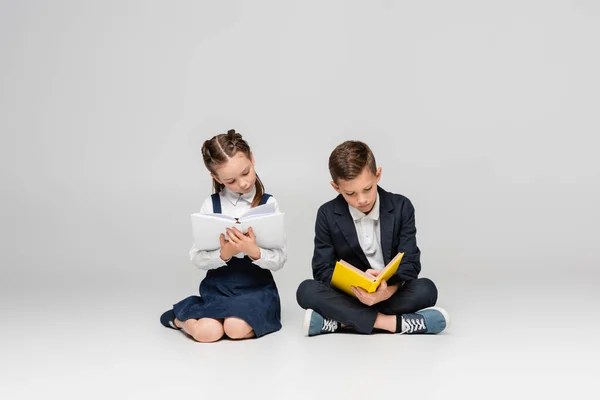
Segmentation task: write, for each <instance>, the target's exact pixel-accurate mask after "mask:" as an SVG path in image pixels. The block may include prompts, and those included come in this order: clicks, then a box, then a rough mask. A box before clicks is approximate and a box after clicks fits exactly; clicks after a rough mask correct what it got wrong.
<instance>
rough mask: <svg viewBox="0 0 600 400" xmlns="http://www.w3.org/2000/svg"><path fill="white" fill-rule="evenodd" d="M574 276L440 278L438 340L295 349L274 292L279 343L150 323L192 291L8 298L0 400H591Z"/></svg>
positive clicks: (289, 308) (587, 310)
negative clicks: (208, 339) (205, 335)
mask: <svg viewBox="0 0 600 400" xmlns="http://www.w3.org/2000/svg"><path fill="white" fill-rule="evenodd" d="M461 271H463V272H461ZM466 271H470V272H468V273H467V272H466ZM473 271H475V272H473ZM513 272H514V271H513ZM575 272H576V273H574V274H573V275H574V276H575V277H574V278H572V279H568V280H560V279H559V277H558V275H557V274H555V273H548V274H547V275H546V276H543V274H539V271H537V272H533V271H530V272H529V273H527V274H523V273H521V274H520V276H519V277H518V278H517V279H515V278H514V276H515V275H514V274H512V273H511V274H507V275H510V276H512V277H511V278H510V279H505V278H504V277H502V276H501V275H502V274H500V273H498V274H490V273H489V272H488V273H485V274H483V273H477V270H474V269H471V270H469V269H463V270H457V271H456V274H454V275H452V278H450V275H445V276H440V277H439V279H438V286H440V290H443V289H445V290H444V291H443V292H442V293H441V294H440V302H439V303H438V304H439V305H440V306H444V307H446V308H447V309H448V310H449V311H450V312H451V315H452V325H451V327H450V328H449V329H448V330H447V331H446V332H445V333H443V334H441V335H437V336H406V335H405V336H399V335H388V334H377V335H372V336H360V335H351V334H331V335H324V336H320V337H313V338H306V337H303V336H302V332H301V327H302V316H303V311H302V310H300V309H299V308H298V307H297V306H296V305H295V304H294V297H293V293H291V292H290V290H289V289H291V286H290V285H289V284H285V283H284V284H282V285H281V286H282V287H283V289H282V298H283V300H282V301H283V307H284V308H283V325H284V327H283V329H282V330H281V331H280V332H277V333H275V334H272V335H269V336H266V337H264V338H261V339H254V340H247V341H240V342H234V341H229V340H224V341H221V342H218V343H215V344H199V343H195V342H193V341H192V340H190V339H188V338H187V337H186V336H184V335H183V334H181V333H180V332H176V331H173V330H170V329H166V328H163V327H162V326H161V325H160V324H159V322H158V316H159V315H160V313H161V311H163V309H165V308H166V307H167V306H168V304H169V302H170V301H171V300H173V299H177V298H179V297H182V296H183V295H184V293H181V291H182V288H183V287H184V286H185V287H186V288H187V287H191V286H195V283H192V282H190V283H189V284H185V285H177V284H175V285H173V286H172V287H165V289H164V291H163V292H162V293H158V294H157V293H154V294H153V293H152V292H153V290H154V289H155V288H156V287H158V286H159V285H161V284H164V285H163V287H164V286H169V284H171V283H172V282H173V281H172V280H163V282H156V281H154V282H152V281H151V280H147V282H146V283H147V287H146V288H143V287H141V286H135V285H128V284H125V285H122V284H116V283H114V282H110V281H102V282H101V283H102V284H99V281H98V280H97V279H95V280H94V279H88V280H87V285H86V284H83V282H80V283H82V284H80V285H79V286H78V289H76V290H75V289H68V287H67V286H65V285H61V283H60V282H59V280H54V281H52V280H49V281H48V282H47V285H45V287H42V286H37V287H36V286H30V290H16V289H14V290H12V291H11V290H10V288H5V290H3V293H2V295H3V301H2V306H3V320H4V321H3V329H2V336H3V339H2V341H1V347H0V349H1V353H2V363H1V365H2V372H1V380H2V385H1V389H0V397H1V398H3V399H21V398H22V399H29V398H43V397H46V396H49V397H50V398H54V397H60V398H65V399H71V398H73V399H75V398H92V399H104V398H108V397H109V396H111V397H116V398H144V399H147V398H169V397H171V398H174V397H177V398H194V399H202V398H232V399H233V398H263V399H270V398H273V399H275V398H291V397H292V396H294V397H296V398H307V396H311V398H318V399H321V398H323V399H325V398H335V399H337V398H357V399H358V398H366V397H371V398H385V397H388V396H393V398H413V396H415V398H420V399H429V398H446V397H447V396H451V397H457V398H468V399H481V398H484V399H490V398H491V399H496V398H498V399H505V398H542V397H540V396H542V395H560V396H563V395H564V396H569V397H572V398H577V397H578V396H581V397H579V398H589V399H592V398H598V397H597V396H598V395H600V391H599V390H598V387H597V385H596V384H595V383H594V379H597V377H598V373H599V372H600V369H599V368H598V356H599V355H600V352H599V346H598V336H599V334H600V323H598V321H597V320H598V312H597V309H596V307H595V306H594V305H597V304H600V302H599V301H598V300H600V295H599V294H598V291H597V290H595V289H596V287H597V283H596V282H597V278H598V277H597V275H596V276H594V274H593V273H592V270H591V269H590V270H586V269H581V270H577V271H575ZM21 283H23V282H21ZM186 285H187V286H186ZM72 286H74V285H72ZM102 287H103V288H104V290H102V289H101V288H102ZM185 294H186V295H187V293H185ZM82 298H86V299H87V300H86V301H85V302H81V303H77V302H76V301H79V300H78V299H82ZM15 305H16V308H15V307H14V306H15ZM40 396H42V397H40Z"/></svg>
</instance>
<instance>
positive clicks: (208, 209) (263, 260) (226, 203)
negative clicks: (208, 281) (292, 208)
mask: <svg viewBox="0 0 600 400" xmlns="http://www.w3.org/2000/svg"><path fill="white" fill-rule="evenodd" d="M255 194H256V189H253V190H252V191H251V192H250V193H248V194H244V195H240V194H238V193H234V192H232V191H230V190H229V189H227V188H224V189H223V190H222V191H221V192H220V193H219V197H220V199H221V212H222V213H223V214H227V215H229V216H232V217H234V218H239V217H240V216H241V215H242V214H244V213H245V212H246V211H248V210H249V209H250V208H251V204H252V199H254V195H255ZM270 203H273V204H275V209H276V211H277V212H279V205H278V204H277V200H275V198H274V197H273V196H271V197H269V200H267V204H270ZM200 212H201V213H204V214H207V213H213V212H214V210H213V206H212V198H211V197H210V196H209V197H208V198H207V199H206V200H204V203H202V207H201V208H200ZM259 249H260V258H259V259H258V260H253V261H252V262H253V263H254V264H256V265H258V266H259V267H261V268H265V269H269V270H271V271H277V270H279V269H281V268H283V265H284V264H285V262H286V261H287V246H284V247H283V248H281V249H263V248H259ZM245 255H246V254H245V253H238V254H236V255H235V256H234V257H238V258H244V256H245ZM190 259H191V260H192V263H194V265H195V266H196V267H198V268H200V269H204V270H209V269H215V268H219V267H222V266H224V265H227V263H225V261H223V260H222V259H221V250H220V249H217V250H212V251H201V250H198V249H196V248H195V247H194V246H192V248H191V250H190Z"/></svg>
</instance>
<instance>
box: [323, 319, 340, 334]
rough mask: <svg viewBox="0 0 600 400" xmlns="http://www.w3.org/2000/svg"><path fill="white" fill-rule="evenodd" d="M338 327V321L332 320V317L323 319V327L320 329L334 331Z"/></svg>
mask: <svg viewBox="0 0 600 400" xmlns="http://www.w3.org/2000/svg"><path fill="white" fill-rule="evenodd" d="M337 328H338V323H337V321H334V320H332V319H324V320H323V328H321V330H322V331H325V332H335V331H336V330H337Z"/></svg>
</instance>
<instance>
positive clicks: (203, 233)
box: [191, 203, 285, 251]
mask: <svg viewBox="0 0 600 400" xmlns="http://www.w3.org/2000/svg"><path fill="white" fill-rule="evenodd" d="M191 218H192V233H193V236H194V247H196V248H197V249H198V250H204V251H211V250H217V249H220V248H221V242H220V240H219V237H220V236H221V233H222V234H224V235H225V240H229V237H228V236H227V232H226V229H227V228H232V227H236V228H237V229H238V230H239V231H240V232H242V233H244V234H245V233H247V232H248V228H250V227H252V230H253V231H254V235H255V236H256V245H257V246H258V247H261V248H263V249H280V248H282V247H283V246H285V225H284V213H281V212H276V211H275V205H274V204H273V203H270V204H263V205H261V206H257V207H254V208H251V209H250V210H248V211H247V212H246V213H244V214H243V215H241V216H240V217H239V218H234V217H231V216H229V215H226V214H213V213H211V214H201V213H194V214H192V215H191Z"/></svg>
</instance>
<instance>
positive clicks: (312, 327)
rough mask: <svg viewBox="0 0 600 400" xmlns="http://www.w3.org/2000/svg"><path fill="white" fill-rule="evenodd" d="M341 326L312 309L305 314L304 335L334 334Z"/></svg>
mask: <svg viewBox="0 0 600 400" xmlns="http://www.w3.org/2000/svg"><path fill="white" fill-rule="evenodd" d="M338 327H339V324H338V322H337V321H334V320H332V319H327V318H323V316H322V315H321V314H319V313H318V312H316V311H313V310H311V309H310V308H309V309H308V310H306V313H305V314H304V334H305V335H306V336H316V335H320V334H322V333H332V332H335V331H337V330H338Z"/></svg>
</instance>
